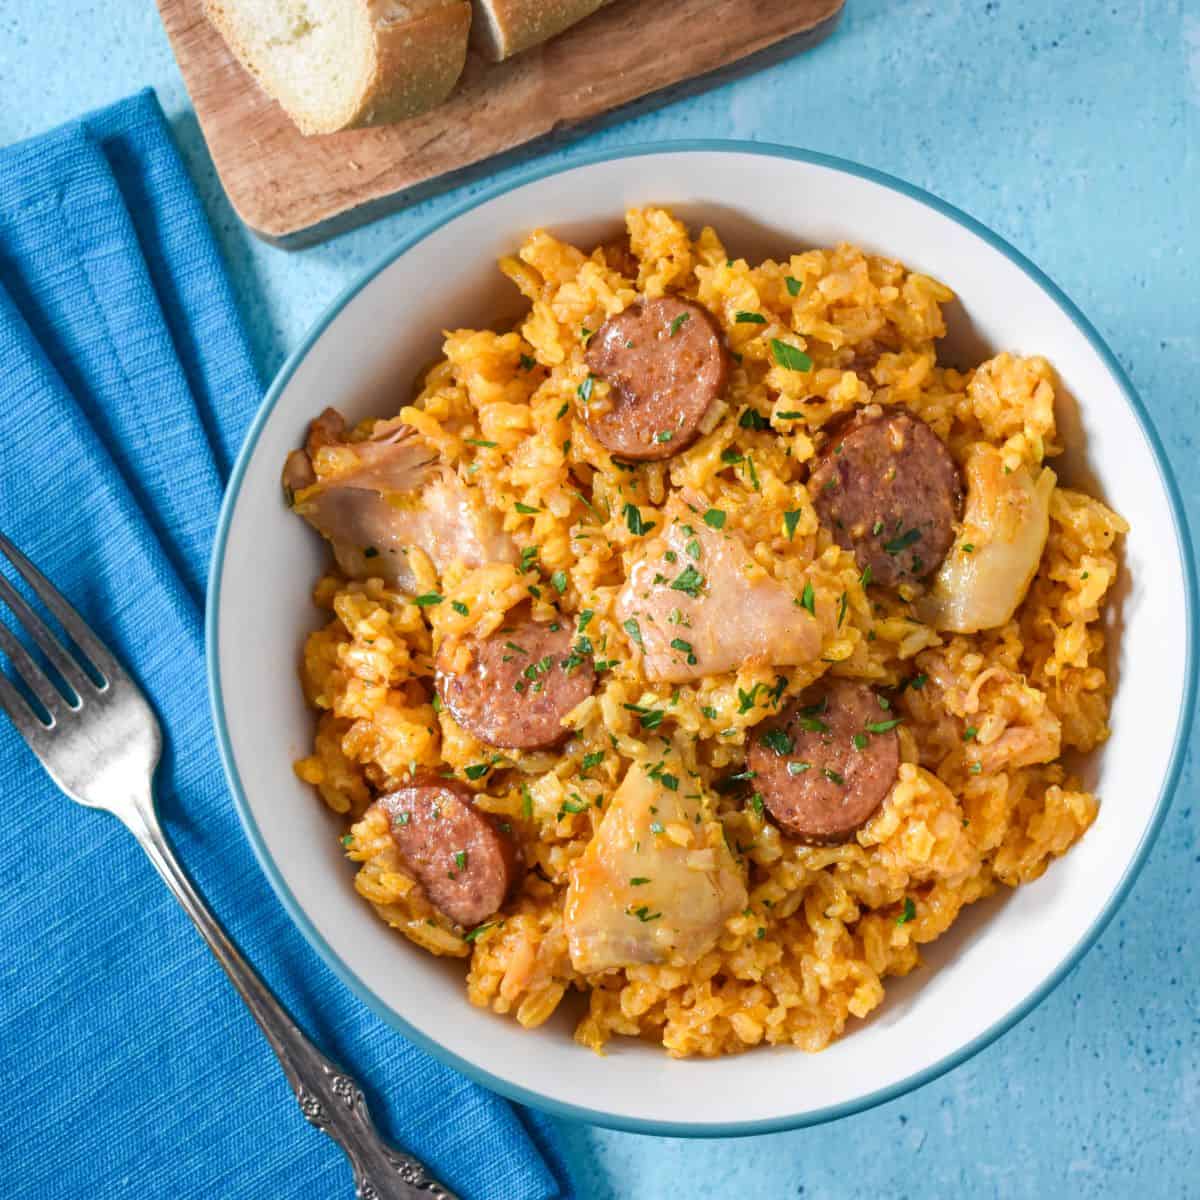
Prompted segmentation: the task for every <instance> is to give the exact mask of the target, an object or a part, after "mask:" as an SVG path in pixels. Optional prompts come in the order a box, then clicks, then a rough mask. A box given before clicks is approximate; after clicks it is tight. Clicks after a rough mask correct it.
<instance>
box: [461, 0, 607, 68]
mask: <svg viewBox="0 0 1200 1200" xmlns="http://www.w3.org/2000/svg"><path fill="white" fill-rule="evenodd" d="M474 2H475V8H476V14H475V21H474V24H473V25H472V27H471V44H472V46H474V47H475V49H477V50H478V51H479V53H480V54H482V55H483V57H484V58H486V59H488V60H489V61H490V62H501V61H502V60H504V59H506V58H511V57H512V56H513V55H514V54H520V53H521V51H522V50H528V49H530V48H531V47H532V46H537V45H540V44H541V43H542V42H545V41H549V40H550V38H552V37H554V36H555V35H556V34H559V33H562V31H563V30H564V29H567V28H569V27H570V26H572V25H574V24H575V23H576V22H577V21H582V20H583V19H584V17H590V16H591V15H592V13H594V12H595V11H596V10H597V9H600V8H603V7H604V5H605V4H607V3H609V0H474ZM483 10H487V11H489V12H490V13H491V14H492V15H493V17H494V19H495V25H496V26H497V27H498V29H499V37H498V38H497V37H496V32H495V30H494V29H493V28H492V23H491V21H489V20H488V17H487V15H486V13H485V11H483Z"/></svg>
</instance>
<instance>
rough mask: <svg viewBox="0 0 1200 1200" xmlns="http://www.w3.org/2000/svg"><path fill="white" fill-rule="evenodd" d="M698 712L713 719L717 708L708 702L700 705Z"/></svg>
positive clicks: (715, 717) (715, 716)
mask: <svg viewBox="0 0 1200 1200" xmlns="http://www.w3.org/2000/svg"><path fill="white" fill-rule="evenodd" d="M700 712H701V714H702V715H703V716H706V717H707V718H708V719H709V720H710V721H715V720H716V719H717V710H716V709H715V708H713V707H712V706H711V705H709V704H704V705H701V707H700Z"/></svg>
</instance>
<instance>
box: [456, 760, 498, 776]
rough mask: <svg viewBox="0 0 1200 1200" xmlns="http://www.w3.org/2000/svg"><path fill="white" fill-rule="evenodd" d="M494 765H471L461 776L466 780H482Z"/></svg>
mask: <svg viewBox="0 0 1200 1200" xmlns="http://www.w3.org/2000/svg"><path fill="white" fill-rule="evenodd" d="M494 765H495V764H494V763H472V764H471V765H470V766H469V767H467V768H466V770H465V771H463V774H464V775H465V776H466V777H467V778H468V779H472V780H474V779H482V778H483V777H484V776H485V775H486V774H487V773H488V772H489V771H490V770H491V769H492V767H493V766H494Z"/></svg>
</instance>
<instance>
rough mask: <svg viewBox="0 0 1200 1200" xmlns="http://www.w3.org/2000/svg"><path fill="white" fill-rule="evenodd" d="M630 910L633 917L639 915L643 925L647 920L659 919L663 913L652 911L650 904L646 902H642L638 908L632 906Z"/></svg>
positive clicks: (638, 917)
mask: <svg viewBox="0 0 1200 1200" xmlns="http://www.w3.org/2000/svg"><path fill="white" fill-rule="evenodd" d="M628 911H629V915H630V916H631V917H637V919H638V920H639V921H641V922H642V924H643V925H644V924H645V923H646V922H647V921H657V920H658V918H659V917H661V916H662V913H660V912H656V913H652V912H651V911H650V907H649V905H646V904H641V905H639V906H638V907H637V908H631V909H629V910H628Z"/></svg>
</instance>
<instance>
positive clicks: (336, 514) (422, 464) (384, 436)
mask: <svg viewBox="0 0 1200 1200" xmlns="http://www.w3.org/2000/svg"><path fill="white" fill-rule="evenodd" d="M344 428H345V426H344V422H343V421H342V418H341V417H340V415H339V414H337V413H336V412H334V411H333V410H332V409H326V410H325V412H323V413H322V414H321V416H320V417H319V418H318V419H317V420H316V421H314V422H313V424H312V427H311V428H310V430H309V437H308V442H307V445H306V448H305V449H304V450H294V451H292V453H291V454H290V455H288V459H287V462H286V463H285V465H284V471H283V482H284V487H285V489H287V490H288V491H289V493H290V494H291V495H292V497H293V500H292V507H293V510H294V511H295V512H297V513H298V514H299V515H300V516H302V517H303V518H304V519H305V520H306V521H308V523H309V524H310V525H312V526H313V528H314V529H316V530H317V531H318V532H319V533H320V534H321V535H322V536H324V537H326V538H328V539H329V541H330V542H332V544H333V553H334V557H335V558H336V559H337V563H338V566H339V567H341V569H342V570H343V571H344V572H345V573H346V574H347V575H348V576H349V577H350V578H351V579H365V578H368V577H370V576H378V577H381V578H383V579H384V580H386V581H387V582H388V583H390V584H392V585H393V586H395V587H398V588H400V589H401V590H402V591H411V590H412V589H413V587H414V586H415V583H416V578H415V575H414V573H413V569H412V566H411V565H410V563H409V561H408V551H409V549H410V548H411V547H414V546H417V547H420V549H422V550H423V551H424V552H425V553H426V554H428V555H429V558H430V560H431V561H432V562H433V565H434V566H435V567H436V568H437V569H438V570H439V571H442V570H444V569H445V568H446V567H447V566H449V564H450V563H452V562H454V561H460V562H462V563H464V564H465V565H466V566H468V567H478V566H483V565H484V564H485V563H492V562H515V561H516V558H517V550H516V546H515V545H514V544H513V542H512V539H511V538H510V537H509V536H508V534H506V533H505V532H504V531H503V529H502V528H501V525H500V520H499V518H498V517H497V516H496V515H495V514H494V513H493V512H492V511H491V510H490V509H488V508H487V507H486V505H485V504H484V502H483V500H482V498H481V497H480V496H479V495H478V494H477V493H476V492H475V491H474V489H472V488H470V487H468V486H467V485H466V484H465V483H463V482H462V480H460V479H459V477H458V476H457V475H456V474H455V473H454V472H453V471H452V470H450V469H449V468H448V467H446V466H444V465H441V464H439V463H438V461H437V455H436V453H435V452H434V451H433V450H431V449H430V448H429V447H428V446H427V445H426V444H425V443H424V442H422V441H421V439H420V438H419V437H418V436H417V434H416V432H415V430H413V429H412V427H411V426H408V425H405V424H403V423H401V422H398V421H386V422H381V423H380V424H379V425H378V426H376V428H375V432H374V435H373V436H372V437H371V438H370V439H368V440H367V441H362V442H346V441H344V440H343V438H342V435H343V432H344ZM326 447H336V453H337V455H338V456H340V457H342V458H345V459H348V460H350V461H349V465H348V467H347V469H344V470H339V472H338V473H337V474H336V475H335V476H333V477H332V478H328V479H323V480H318V478H317V474H316V472H315V470H314V459H315V458H316V457H317V455H318V454H320V453H321V452H322V451H323V450H324V449H325V448H326Z"/></svg>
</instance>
